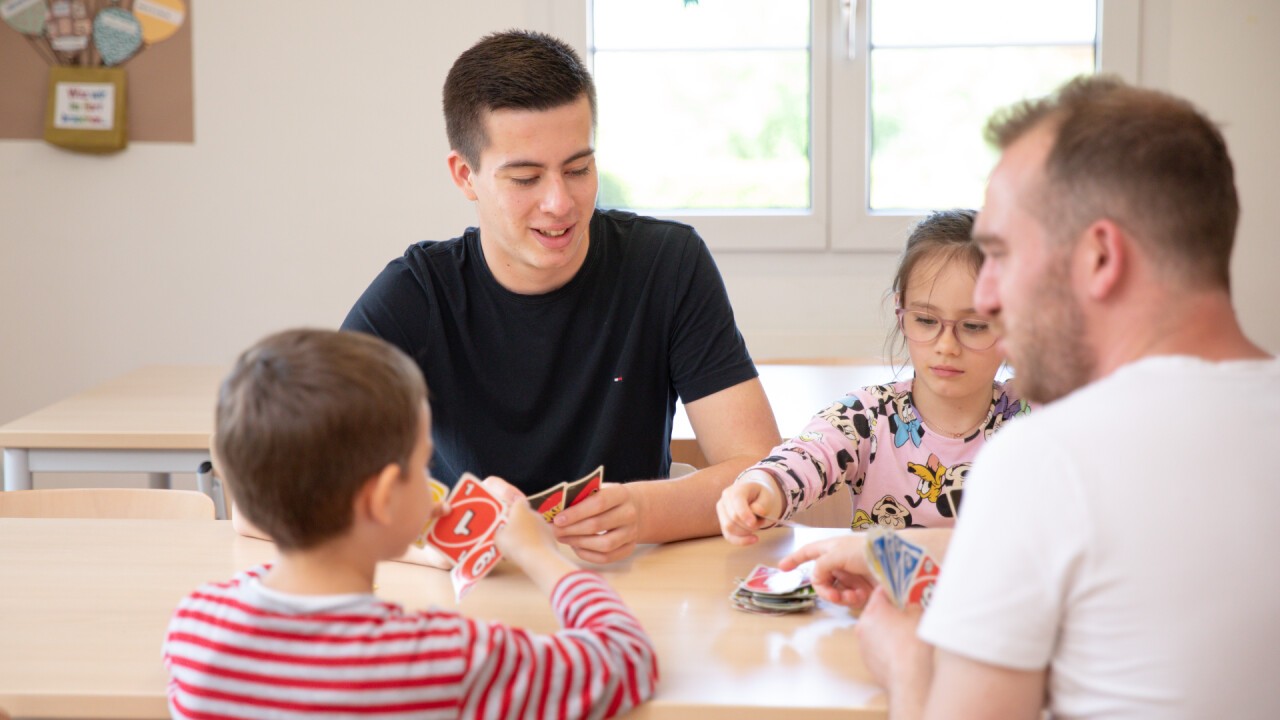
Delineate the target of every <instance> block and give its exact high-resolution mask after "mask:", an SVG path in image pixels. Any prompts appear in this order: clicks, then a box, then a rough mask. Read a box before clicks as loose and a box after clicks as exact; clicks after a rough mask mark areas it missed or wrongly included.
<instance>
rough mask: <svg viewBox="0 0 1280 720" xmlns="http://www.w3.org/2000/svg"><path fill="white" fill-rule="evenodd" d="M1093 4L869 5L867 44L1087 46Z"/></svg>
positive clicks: (943, 0)
mask: <svg viewBox="0 0 1280 720" xmlns="http://www.w3.org/2000/svg"><path fill="white" fill-rule="evenodd" d="M1096 27H1097V0H1053V2H1044V1H1043V0H964V1H963V2H958V1H957V0H888V1H886V0H874V2H873V3H872V5H871V45H872V46H873V47H877V48H879V47H886V46H894V45H899V46H902V45H908V46H921V45H957V44H959V45H1022V44H1052V45H1069V44H1087V45H1092V44H1093V40H1094V35H1095V34H1096V33H1095V30H1094V29H1095V28H1096Z"/></svg>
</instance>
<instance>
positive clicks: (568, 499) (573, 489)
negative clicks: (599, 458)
mask: <svg viewBox="0 0 1280 720" xmlns="http://www.w3.org/2000/svg"><path fill="white" fill-rule="evenodd" d="M603 482H604V466H603V465H601V466H600V467H598V468H596V469H595V470H592V471H591V472H589V473H587V474H586V475H585V476H583V477H580V478H578V479H577V480H574V481H573V482H571V483H568V484H566V485H565V507H573V506H574V505H577V504H578V503H580V502H582V501H583V500H585V499H587V498H588V497H591V496H592V495H594V494H595V493H597V492H600V485H601V483H603Z"/></svg>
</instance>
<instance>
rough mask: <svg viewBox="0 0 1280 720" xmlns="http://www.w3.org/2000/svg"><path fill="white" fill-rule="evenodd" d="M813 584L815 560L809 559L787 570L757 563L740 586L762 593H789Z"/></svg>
mask: <svg viewBox="0 0 1280 720" xmlns="http://www.w3.org/2000/svg"><path fill="white" fill-rule="evenodd" d="M812 584H813V561H809V562H807V563H803V564H801V565H798V566H796V568H795V569H793V570H788V571H786V572H783V571H782V570H779V569H778V568H776V567H769V566H768V565H757V566H755V568H753V569H752V570H751V574H750V575H748V576H747V579H746V580H743V581H742V583H741V584H739V585H738V587H739V588H741V589H743V590H747V591H750V592H753V593H759V594H761V595H788V594H790V593H793V592H796V591H797V590H799V589H800V588H802V587H805V586H807V585H812Z"/></svg>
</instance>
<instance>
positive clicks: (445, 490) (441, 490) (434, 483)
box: [413, 478, 449, 547]
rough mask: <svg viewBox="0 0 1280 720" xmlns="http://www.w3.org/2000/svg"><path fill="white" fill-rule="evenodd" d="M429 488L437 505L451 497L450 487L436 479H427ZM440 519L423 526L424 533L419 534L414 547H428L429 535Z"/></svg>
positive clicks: (432, 499)
mask: <svg viewBox="0 0 1280 720" xmlns="http://www.w3.org/2000/svg"><path fill="white" fill-rule="evenodd" d="M427 487H428V488H430V489H431V501H432V502H434V503H436V504H440V503H442V502H444V501H445V498H447V497H449V486H448V485H445V484H444V483H442V482H440V481H439V480H437V479H435V478H427ZM438 519H439V518H432V519H430V520H428V521H427V524H426V525H423V526H422V531H421V532H419V533H418V537H416V538H414V540H413V544H414V545H416V546H417V547H426V545H427V535H428V534H430V532H431V528H433V527H435V524H436V520H438Z"/></svg>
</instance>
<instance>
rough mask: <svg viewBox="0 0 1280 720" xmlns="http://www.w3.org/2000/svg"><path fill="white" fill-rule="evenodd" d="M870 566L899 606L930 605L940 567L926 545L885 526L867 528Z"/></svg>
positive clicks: (891, 598) (868, 562) (868, 563)
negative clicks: (920, 544) (921, 545)
mask: <svg viewBox="0 0 1280 720" xmlns="http://www.w3.org/2000/svg"><path fill="white" fill-rule="evenodd" d="M866 553H867V567H869V568H870V569H871V573H872V574H873V575H875V576H876V580H877V581H878V582H879V583H880V586H881V587H883V588H884V590H885V593H886V594H888V596H889V599H890V600H893V604H894V605H897V606H898V607H900V608H901V607H906V606H908V605H919V606H921V607H928V606H929V599H930V598H931V597H932V596H933V586H934V583H936V582H937V579H938V573H939V572H940V570H941V568H939V567H938V563H937V561H936V560H934V559H933V557H932V556H930V555H929V554H928V553H926V552H925V551H924V548H922V547H920V546H919V545H916V544H915V543H913V542H911V541H910V540H907V539H905V538H903V537H902V536H901V535H899V534H898V533H896V532H894V531H893V530H890V529H888V528H885V527H882V526H875V527H872V528H871V529H870V530H868V531H867V546H866Z"/></svg>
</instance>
